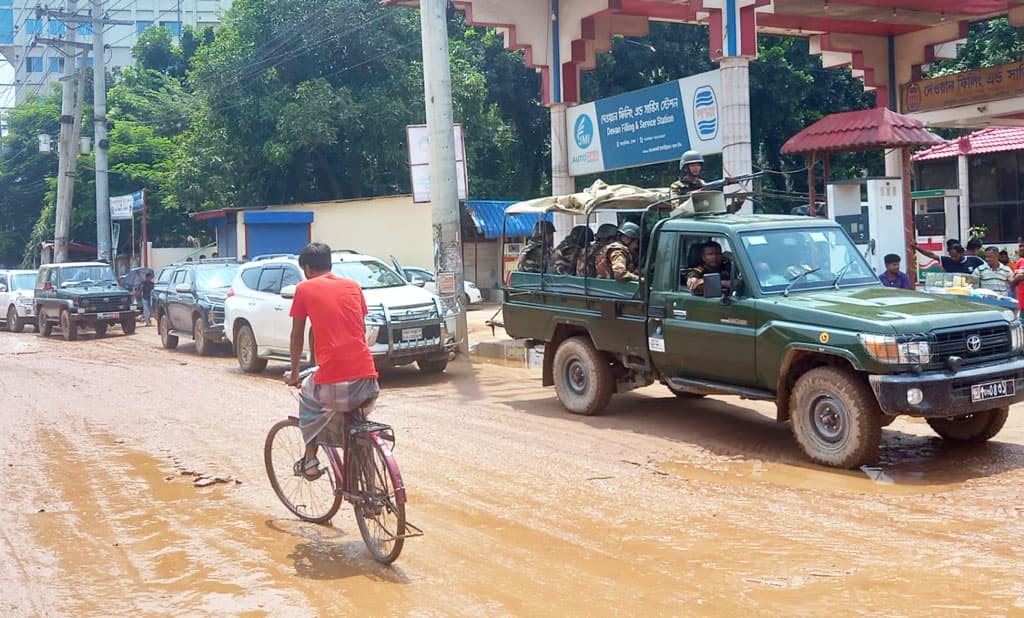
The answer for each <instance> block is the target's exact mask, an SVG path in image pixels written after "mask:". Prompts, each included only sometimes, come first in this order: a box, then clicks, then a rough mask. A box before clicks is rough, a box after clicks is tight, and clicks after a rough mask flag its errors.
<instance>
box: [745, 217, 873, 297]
mask: <svg viewBox="0 0 1024 618" xmlns="http://www.w3.org/2000/svg"><path fill="white" fill-rule="evenodd" d="M740 238H741V240H742V245H743V249H744V250H745V251H746V252H747V256H748V257H749V258H750V263H751V264H752V265H753V267H754V272H755V274H756V276H757V281H758V283H759V284H760V286H761V289H762V290H763V291H765V292H768V293H771V292H783V291H785V290H786V289H787V288H788V287H789V285H790V284H791V283H793V282H794V280H795V279H797V278H798V277H799V280H798V281H796V282H795V283H793V286H792V288H791V289H793V290H805V289H820V288H826V287H830V286H833V285H839V286H849V285H864V284H867V283H878V279H877V277H876V276H875V274H874V272H873V271H872V270H871V267H870V266H869V265H868V263H867V262H866V261H865V260H864V256H862V255H861V253H860V251H858V250H857V247H856V246H854V244H853V243H852V242H851V241H850V238H849V236H847V235H846V234H845V233H844V232H843V231H842V230H840V229H835V228H832V229H822V228H809V229H787V230H771V231H758V232H746V233H743V234H741V235H740Z"/></svg>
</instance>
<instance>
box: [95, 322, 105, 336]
mask: <svg viewBox="0 0 1024 618" xmlns="http://www.w3.org/2000/svg"><path fill="white" fill-rule="evenodd" d="M106 334H107V323H106V322H97V323H96V336H97V337H105V336H106Z"/></svg>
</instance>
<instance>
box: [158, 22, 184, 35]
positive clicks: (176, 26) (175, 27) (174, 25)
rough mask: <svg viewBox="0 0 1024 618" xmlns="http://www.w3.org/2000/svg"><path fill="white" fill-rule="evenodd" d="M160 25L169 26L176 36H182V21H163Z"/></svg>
mask: <svg viewBox="0 0 1024 618" xmlns="http://www.w3.org/2000/svg"><path fill="white" fill-rule="evenodd" d="M160 25H161V26H163V27H164V28H168V29H170V31H171V34H173V35H174V36H181V22H180V21H162V22H160Z"/></svg>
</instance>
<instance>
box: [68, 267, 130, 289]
mask: <svg viewBox="0 0 1024 618" xmlns="http://www.w3.org/2000/svg"><path fill="white" fill-rule="evenodd" d="M89 285H117V278H116V277H115V276H114V269H112V268H111V267H109V266H99V265H97V266H79V267H77V268H74V267H71V268H65V269H63V271H62V272H61V275H60V286H61V287H62V288H70V287H76V286H89Z"/></svg>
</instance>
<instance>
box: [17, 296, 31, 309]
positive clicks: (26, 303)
mask: <svg viewBox="0 0 1024 618" xmlns="http://www.w3.org/2000/svg"><path fill="white" fill-rule="evenodd" d="M17 303H18V304H19V305H21V306H22V307H31V306H32V297H30V296H19V297H18V300H17Z"/></svg>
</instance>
